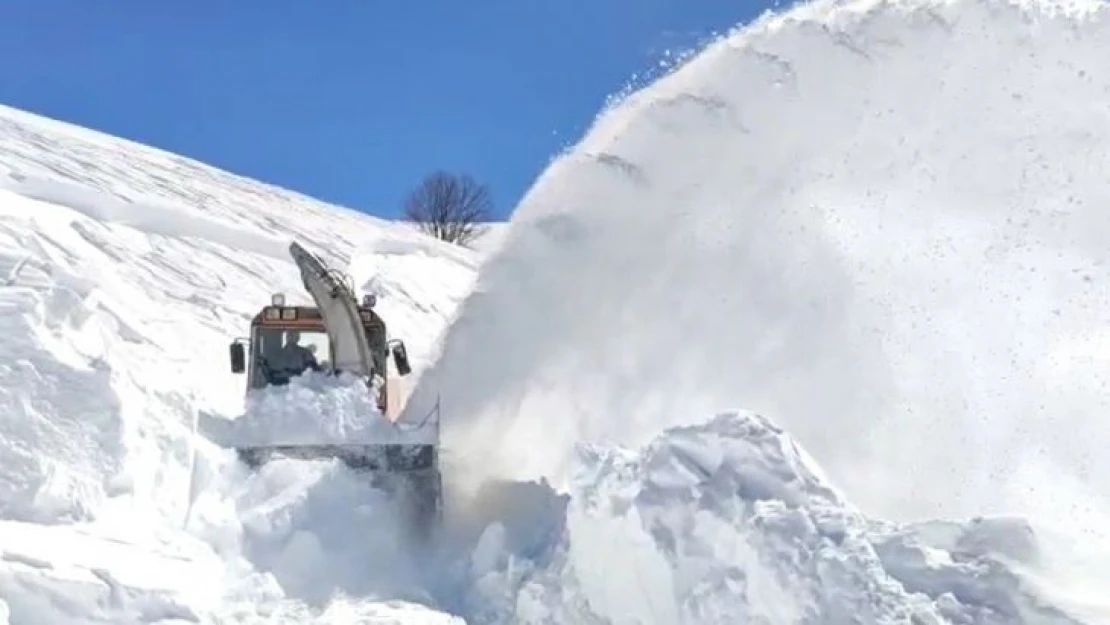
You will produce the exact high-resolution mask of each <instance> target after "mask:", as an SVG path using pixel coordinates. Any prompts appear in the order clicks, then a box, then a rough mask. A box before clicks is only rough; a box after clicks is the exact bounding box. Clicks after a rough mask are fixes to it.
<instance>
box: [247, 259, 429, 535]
mask: <svg viewBox="0 0 1110 625" xmlns="http://www.w3.org/2000/svg"><path fill="white" fill-rule="evenodd" d="M289 253H290V255H291V256H292V257H293V260H294V262H295V263H296V264H297V267H298V269H299V270H300V274H301V282H302V284H303V285H304V288H305V291H307V292H308V294H309V295H311V297H312V299H313V300H314V302H315V304H316V305H315V306H291V305H287V304H286V301H285V296H284V294H280V293H278V294H274V295H273V296H272V298H271V302H270V304H269V305H268V306H264V307H263V308H262V309H261V310H259V311H258V314H256V315H255V316H254V318H253V319H252V320H251V324H250V336H249V338H240V339H236V340H235V341H233V342H232V343H231V345H230V357H231V371H232V372H233V373H236V374H242V373H245V374H246V396H247V400H248V401H247V405H248V411H249V406H250V405H251V403H250V400H251V397H252V395H253V394H258V393H260V392H262V391H263V390H264V389H267V388H268V387H274V386H283V385H288V384H289V383H290V382H291V380H293V379H294V378H296V377H297V376H300V375H303V374H305V373H306V372H307V371H309V370H310V369H311V370H313V371H317V372H324V373H325V374H329V375H339V374H341V373H345V374H353V375H355V376H358V378H359V379H360V380H361V381H362V382H364V383H365V387H366V392H367V393H370V394H372V395H376V396H375V397H373V398H372V399H374V400H376V401H374V402H367V405H374V404H376V406H377V411H374V412H372V413H370V414H365V415H358V416H359V418H365V419H368V420H380V421H381V423H374V424H372V425H374V426H375V427H377V428H378V431H382V432H384V433H385V435H384V436H382V437H381V438H380V439H373V440H370V441H367V440H365V439H362V438H360V439H359V440H357V441H355V442H326V443H325V442H322V443H319V444H316V443H311V444H304V443H302V442H297V443H295V444H268V443H267V444H258V445H248V446H243V445H240V446H237V447H236V453H237V454H238V457H239V459H240V460H241V461H243V462H244V463H246V464H247V465H248V466H250V467H252V468H257V467H259V466H260V465H262V464H264V463H266V462H269V461H270V460H272V459H275V458H290V459H300V460H320V459H329V458H337V459H339V460H341V461H342V462H344V463H345V464H346V465H347V466H349V467H350V468H351V469H353V470H355V471H358V472H360V473H364V474H366V475H367V476H368V477H369V479H370V480H371V483H372V484H373V485H374V486H375V487H378V488H383V489H384V490H387V491H390V492H392V493H394V494H395V495H399V496H401V497H402V500H401V504H402V505H403V506H404V508H405V509H406V510H407V511H408V512H409V514H410V516H411V519H410V520H411V522H412V529H414V530H416V531H417V533H418V534H420V535H424V536H426V535H427V533H428V531H430V530H431V529H432V528H433V527H434V526H435V525H436V524H438V522H439V521H440V520H441V517H442V478H441V475H440V471H439V449H438V445H439V414H438V407H437V408H436V409H435V411H434V412H435V414H429V415H426V416H425V417H424V418H423V419H422V421H421V422H420V423H401V422H398V421H397V419H398V417H399V415H400V414H401V408H402V406H401V401H400V399H401V398H400V387H399V384H398V380H397V378H398V377H401V376H406V375H408V374H409V373H410V372H411V367H410V365H409V359H408V354H407V352H406V350H405V345H404V342H403V341H400V340H397V339H390V338H389V337H388V334H387V331H386V324H385V322H384V321H383V319H382V318H381V316H380V315H379V314H378V313H377V312H376V311H375V310H374V306H375V304H376V303H377V302H376V298H375V296H373V295H367V296H364V297H363V299H362V301H361V302H360V301H358V300H357V298H356V296H355V293H354V289H353V286H352V285H350V284H348V283H347V280H346V278H345V276H343V274H341V273H340V272H338V271H336V270H333V269H329V268H328V266H327V265H326V264H325V263H324V262H323V261H322V260H321V259H320V258H318V257H317V256H315V255H314V254H311V253H310V252H308V251H307V250H305V249H304V248H303V247H302V246H301V245H299V244H298V243H296V242H293V243H292V244H290V246H289ZM391 357H392V365H393V367H392V369H393V370H392V371H391V370H390V369H391V367H390V366H389V365H390V364H391V363H390V360H391ZM360 387H361V386H360ZM298 418H300V417H299V415H298ZM304 418H305V419H312V418H316V419H319V418H320V416H319V415H304Z"/></svg>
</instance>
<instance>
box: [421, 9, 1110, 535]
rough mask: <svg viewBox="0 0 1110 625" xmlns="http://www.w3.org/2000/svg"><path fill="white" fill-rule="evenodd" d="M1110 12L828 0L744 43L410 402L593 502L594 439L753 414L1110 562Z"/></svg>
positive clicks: (695, 76)
mask: <svg viewBox="0 0 1110 625" xmlns="http://www.w3.org/2000/svg"><path fill="white" fill-rule="evenodd" d="M1104 7H1105V5H1104V4H1101V3H1099V4H1096V3H1085V2H1078V1H1065V2H1047V1H1046V2H1037V1H1033V0H1030V1H1027V2H1020V3H1015V2H1004V1H987V2H982V1H978V0H956V1H943V2H942V1H939V0H938V1H936V2H933V1H929V0H904V1H901V0H900V1H894V2H872V1H870V0H866V1H864V0H860V1H855V2H815V3H811V4H807V5H802V6H799V7H797V8H796V9H794V10H791V11H788V12H785V13H783V14H780V15H773V16H768V17H766V18H764V19H762V20H760V21H758V22H757V23H755V24H753V25H752V26H750V27H746V28H744V29H742V30H739V31H737V32H735V33H732V34H730V35H728V36H727V37H725V38H722V39H721V40H720V41H718V42H716V43H714V44H713V45H712V46H710V47H709V48H708V49H706V50H705V51H704V52H702V53H700V54H699V55H697V56H696V57H695V58H694V59H693V60H691V61H690V62H689V63H688V64H686V65H685V66H684V67H682V68H681V69H679V70H677V71H676V72H674V73H673V74H671V75H669V76H667V77H665V78H663V79H661V80H659V81H658V82H656V83H655V84H653V85H651V86H649V87H647V88H645V89H643V90H642V91H640V92H637V93H634V94H632V95H630V96H629V97H628V98H627V99H626V100H624V101H623V102H621V103H619V104H617V105H615V106H614V107H613V108H612V109H611V110H609V111H607V112H606V113H605V114H604V115H602V116H601V117H600V118H599V119H598V120H597V123H596V124H595V126H594V127H593V128H592V129H591V131H590V133H589V134H588V135H587V136H586V137H585V138H584V139H583V140H582V141H581V142H580V143H579V144H578V145H576V146H575V147H574V148H573V149H571V150H570V151H569V152H568V153H567V154H565V155H564V156H562V157H561V158H560V159H559V160H558V161H556V162H555V163H553V164H552V165H551V167H550V168H548V170H547V171H545V172H544V174H543V176H542V177H541V178H540V179H539V180H538V181H537V182H536V184H535V185H534V186H533V187H532V189H531V190H530V191H529V193H528V195H527V196H526V197H525V198H524V200H523V201H522V202H521V204H520V206H519V207H518V208H517V210H516V212H515V213H514V217H513V222H512V224H511V226H510V231H509V232H508V233H507V236H506V239H505V240H504V242H503V244H502V245H501V246H500V251H499V253H498V254H496V255H495V256H493V257H491V258H490V259H489V261H487V263H486V264H485V265H484V268H483V271H482V275H481V277H480V280H479V283H478V285H477V287H476V289H475V292H474V293H473V294H472V295H471V296H470V297H469V298H468V299H467V300H466V302H465V304H464V305H463V306H462V307H461V308H460V311H459V315H458V319H457V321H456V322H455V324H454V326H453V328H452V330H451V331H450V332H449V333H448V336H447V337H446V340H445V342H444V346H443V349H442V358H441V359H440V360H439V361H438V363H437V364H436V366H435V367H434V368H433V369H430V370H429V371H427V372H426V374H425V375H424V376H423V377H422V379H421V383H420V385H419V387H418V388H417V389H416V390H415V391H414V395H413V398H414V403H413V404H410V405H412V406H413V412H414V413H415V414H422V413H423V411H424V406H425V405H426V404H427V403H429V402H430V401H432V400H434V399H435V397H436V395H437V394H439V395H442V402H443V406H444V410H445V417H444V432H443V436H444V439H445V441H447V443H448V444H449V445H450V446H451V447H452V448H453V452H454V455H455V456H456V457H458V458H473V463H472V464H473V465H474V468H475V470H476V471H486V472H488V473H492V474H494V475H498V476H502V477H518V478H530V477H534V476H540V475H545V476H548V477H550V478H551V479H552V480H553V481H554V482H555V483H557V484H565V483H567V482H568V480H569V477H568V471H569V469H568V466H567V462H568V458H570V457H571V454H570V450H571V449H572V448H573V446H574V445H575V444H576V443H577V442H579V441H583V440H586V441H610V440H612V441H619V442H624V443H628V444H640V443H643V442H644V441H645V440H647V439H648V438H650V437H651V436H653V435H654V434H655V433H656V432H658V431H659V429H660V428H661V427H663V426H667V425H674V424H676V419H677V418H679V417H680V415H688V414H708V413H715V412H718V411H722V410H731V409H733V408H735V407H737V406H741V407H744V408H748V409H752V410H755V411H758V412H759V413H761V414H769V415H774V416H775V418H776V419H779V420H781V423H782V424H783V426H784V427H786V428H787V429H788V430H789V431H791V432H792V433H793V434H794V435H795V436H797V437H798V439H799V440H800V441H801V442H802V443H804V444H805V445H806V447H807V448H808V449H810V450H811V451H812V453H813V454H814V455H815V456H816V457H818V458H819V459H820V461H821V464H822V466H823V467H825V469H826V470H827V471H828V472H829V473H830V476H832V477H833V478H834V479H835V481H836V483H837V484H840V485H842V487H843V488H844V489H845V491H846V492H847V493H848V494H850V496H851V497H852V500H853V501H856V502H858V503H859V505H861V506H863V508H864V509H866V510H868V511H869V512H873V513H875V514H878V515H881V516H884V517H890V518H896V519H902V520H912V519H924V518H931V517H935V516H965V517H966V516H974V515H978V514H1012V515H1019V516H1023V517H1027V518H1030V519H1032V520H1034V521H1038V522H1043V523H1059V522H1068V521H1070V519H1067V518H1065V517H1067V516H1073V515H1072V514H1071V512H1070V511H1071V510H1080V512H1077V513H1076V515H1079V516H1082V517H1083V523H1082V524H1083V526H1084V529H1086V530H1089V531H1091V532H1095V533H1099V534H1102V535H1103V536H1104V537H1103V538H1102V539H1101V540H1103V541H1105V542H1110V539H1107V538H1106V537H1105V535H1106V528H1107V527H1110V514H1108V510H1110V455H1108V454H1106V453H1105V450H1106V449H1107V447H1108V446H1110V429H1107V427H1106V423H1107V420H1106V415H1107V414H1110V394H1107V393H1106V392H1105V389H1106V388H1107V387H1108V386H1110V367H1107V366H1106V363H1107V358H1108V357H1110V351H1107V345H1108V344H1107V342H1106V341H1105V337H1106V326H1107V312H1106V311H1108V310H1110V287H1108V285H1110V281H1108V280H1107V275H1106V267H1107V266H1110V247H1107V245H1106V241H1107V240H1108V239H1110V211H1107V210H1105V207H1106V205H1107V203H1108V202H1110V177H1107V176H1106V175H1105V173H1106V171H1108V170H1110V149H1107V146H1110V119H1108V118H1107V115H1106V110H1105V107H1104V106H1103V104H1102V103H1103V102H1104V101H1105V94H1106V92H1107V91H1108V90H1110V75H1107V74H1106V73H1105V72H1103V71H1102V69H1101V68H1102V67H1103V65H1104V63H1105V59H1106V58H1107V54H1108V50H1110V20H1108V19H1107V16H1108V13H1107V11H1106V10H1105V8H1104ZM476 354H477V355H480V356H479V357H476ZM448 413H449V414H450V418H448V417H447V416H446V415H447V414H448ZM630 415H634V416H630ZM491 449H493V450H496V454H493V455H491V453H490V451H489V450H491ZM1058 483H1066V484H1069V485H1073V486H1074V488H1070V487H1069V491H1068V492H1067V493H1065V492H1064V491H1061V490H1058V489H1053V488H1052V487H1051V485H1053V484H1058ZM1065 510H1067V511H1069V512H1068V513H1066V514H1063V513H1062V511H1065Z"/></svg>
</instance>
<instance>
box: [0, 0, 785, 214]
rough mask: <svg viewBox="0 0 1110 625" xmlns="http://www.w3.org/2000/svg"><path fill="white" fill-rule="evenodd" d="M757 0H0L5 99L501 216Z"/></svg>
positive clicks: (204, 152) (267, 174) (216, 155)
mask: <svg viewBox="0 0 1110 625" xmlns="http://www.w3.org/2000/svg"><path fill="white" fill-rule="evenodd" d="M764 8H765V3H764V2H761V1H760V0H562V1H547V2H541V1H538V0H470V1H463V0H439V1H438V2H425V1H420V0H392V1H390V0H326V1H325V0H320V1H312V0H266V1H262V0H234V1H228V0H219V1H217V0H189V1H185V2H156V1H152V0H112V1H110V2H93V1H90V0H0V58H2V59H4V68H3V70H2V71H0V103H3V104H7V105H9V106H14V107H16V108H21V109H25V110H29V111H32V112H36V113H40V114H44V115H47V116H50V117H55V118H60V119H64V120H67V121H71V122H74V123H77V124H79V125H82V126H88V127H91V128H96V129H98V130H102V131H105V132H108V133H110V134H114V135H118V136H122V137H126V138H128V139H133V140H136V141H139V142H142V143H146V144H149V145H154V146H157V147H160V148H164V149H167V150H170V151H173V152H178V153H181V154H185V155H187V156H191V157H194V158H197V159H199V160H202V161H205V162H208V163H211V164H213V165H216V166H218V167H221V168H224V169H227V170H230V171H233V172H236V173H239V174H243V175H247V176H250V177H253V178H258V179H260V180H264V181H267V182H272V183H274V184H278V185H281V186H284V187H288V188H291V189H295V190H298V191H301V192H303V193H307V194H309V195H313V196H316V197H320V198H323V199H325V200H329V201H333V202H337V203H340V204H344V205H346V206H350V207H352V208H357V209H360V210H365V211H367V212H370V213H374V214H378V215H382V216H396V215H397V214H398V212H399V205H400V204H401V201H402V199H403V197H404V195H405V194H406V192H407V191H408V190H409V189H410V188H411V187H412V186H413V185H415V184H416V183H417V182H418V181H419V179H420V178H421V177H422V176H423V175H424V174H426V173H428V172H429V171H431V170H433V169H437V168H443V169H447V170H450V171H456V172H459V173H469V174H471V175H473V176H474V177H475V178H477V179H478V180H480V181H483V182H486V183H488V184H489V185H490V187H491V190H492V192H493V195H494V199H495V201H496V203H497V208H498V212H499V214H498V217H501V218H503V217H505V216H506V215H507V213H508V212H509V211H510V210H511V209H512V207H513V206H514V205H515V204H516V202H517V201H518V200H519V199H520V197H521V195H523V193H524V192H525V191H526V190H527V188H528V186H529V185H530V184H531V183H532V181H533V180H534V179H535V177H536V176H537V175H538V174H539V173H540V172H541V171H542V170H543V168H544V167H545V166H546V164H547V162H548V160H549V159H550V157H551V156H552V155H553V154H554V153H556V152H557V151H558V150H559V149H560V148H561V147H563V146H565V145H568V144H569V143H572V142H574V141H576V140H577V139H578V138H579V137H580V136H581V134H582V132H584V131H585V130H586V128H588V126H589V124H590V122H591V121H592V119H593V117H594V115H595V114H596V113H597V111H598V110H599V108H600V107H601V106H602V105H603V103H604V101H605V99H606V97H607V96H609V95H610V94H612V93H613V92H615V91H617V90H619V89H620V88H621V87H622V86H623V85H625V84H626V83H627V82H628V81H629V79H630V78H631V77H632V76H633V75H634V74H636V73H638V72H643V71H644V70H649V69H650V68H651V67H652V66H653V65H654V64H656V63H657V62H658V61H659V60H660V59H662V58H664V56H663V54H664V52H665V51H666V50H667V49H672V50H682V49H685V48H689V47H690V46H691V45H693V44H695V43H696V42H698V41H701V40H703V39H704V38H705V37H706V36H707V35H709V34H710V33H711V32H713V31H725V30H727V29H728V28H730V27H732V26H734V25H735V24H737V23H738V22H742V21H749V20H750V19H752V18H753V17H755V16H756V15H758V14H759V13H760V12H762V10H763V9H764Z"/></svg>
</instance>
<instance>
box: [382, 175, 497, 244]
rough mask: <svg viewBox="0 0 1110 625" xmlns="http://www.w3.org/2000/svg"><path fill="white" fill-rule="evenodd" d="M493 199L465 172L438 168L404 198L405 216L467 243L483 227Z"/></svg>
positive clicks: (449, 239)
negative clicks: (459, 173)
mask: <svg viewBox="0 0 1110 625" xmlns="http://www.w3.org/2000/svg"><path fill="white" fill-rule="evenodd" d="M492 207H493V201H492V199H491V196H490V192H489V188H488V187H487V186H486V185H484V184H479V183H478V182H477V181H475V180H474V179H473V178H472V177H470V176H467V175H461V176H460V175H455V174H449V173H447V172H443V171H437V172H434V173H432V174H430V175H428V176H427V177H426V178H424V180H423V181H421V183H420V184H419V185H418V186H417V187H416V188H415V189H413V191H412V192H411V193H410V194H409V196H408V198H406V200H405V206H404V212H405V217H406V218H407V219H408V220H409V221H411V222H413V223H415V224H416V225H417V227H418V228H419V229H420V230H421V231H423V232H425V233H427V234H429V235H431V236H434V237H436V238H438V239H442V240H444V241H447V242H449V243H456V244H458V245H468V244H470V243H471V242H473V241H474V240H475V239H476V238H478V237H479V236H481V235H482V234H483V233H484V232H485V231H486V227H485V225H484V224H485V222H488V221H489V220H490V215H491V212H492Z"/></svg>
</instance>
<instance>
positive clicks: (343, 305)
mask: <svg viewBox="0 0 1110 625" xmlns="http://www.w3.org/2000/svg"><path fill="white" fill-rule="evenodd" d="M289 254H290V255H291V256H292V257H293V261H294V262H296V263H297V267H298V268H299V269H300V271H301V280H302V282H304V286H305V289H306V290H308V292H309V294H310V295H311V296H312V299H313V300H315V302H316V307H317V308H319V309H320V316H321V317H322V318H323V320H324V327H325V328H327V332H328V337H329V338H330V339H331V344H332V354H331V357H332V367H333V368H335V369H337V370H340V371H347V372H349V373H354V374H357V375H361V376H363V377H364V378H366V379H369V378H370V377H371V376H372V375H373V374H374V373H376V372H375V371H374V358H373V356H372V354H371V353H370V344H369V342H368V340H367V337H366V330H365V328H364V327H363V325H362V319H361V317H359V312H358V298H357V297H355V294H354V292H353V291H352V290H351V287H350V286H348V285H347V284H345V283H344V282H343V281H342V280H340V279H339V277H338V276H337V275H336V274H335V273H334V272H333V271H331V270H329V269H328V267H327V265H325V264H324V262H323V261H321V260H320V259H319V258H318V257H316V255H315V254H312V253H311V252H309V251H308V250H306V249H304V248H303V247H301V245H300V244H299V243H297V242H296V241H294V242H293V243H290V244H289ZM379 375H383V377H384V372H381V373H379Z"/></svg>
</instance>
